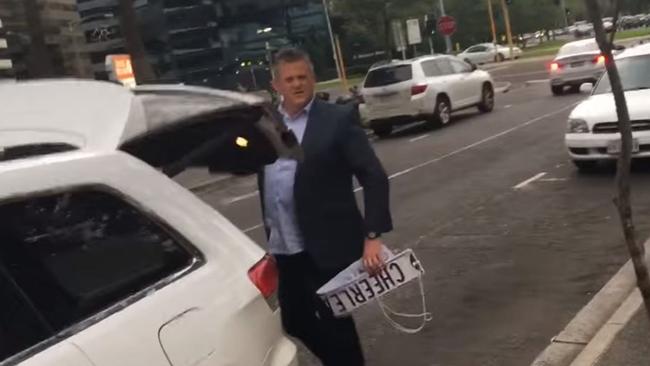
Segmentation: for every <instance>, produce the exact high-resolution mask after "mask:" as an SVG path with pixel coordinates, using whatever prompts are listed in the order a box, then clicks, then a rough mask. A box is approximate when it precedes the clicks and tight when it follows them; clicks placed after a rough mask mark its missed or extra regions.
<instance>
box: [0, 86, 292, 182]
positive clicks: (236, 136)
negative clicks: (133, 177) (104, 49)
mask: <svg viewBox="0 0 650 366" xmlns="http://www.w3.org/2000/svg"><path fill="white" fill-rule="evenodd" d="M0 100H1V101H2V109H3V115H2V117H1V119H0V149H3V151H4V152H5V153H6V152H8V151H28V152H30V154H31V155H38V154H39V153H38V152H39V151H40V152H41V154H45V153H56V152H60V151H66V150H77V149H78V150H88V151H96V152H102V151H112V150H122V151H125V152H127V153H129V154H131V155H134V156H136V157H138V158H139V159H141V160H143V161H145V162H147V163H148V164H150V165H152V166H154V167H158V168H162V169H163V171H164V172H165V173H166V174H168V175H170V176H173V175H176V174H178V173H180V172H181V171H183V170H184V169H185V168H186V167H189V166H200V167H208V168H210V170H212V171H220V172H230V173H248V172H252V171H255V170H257V169H259V168H260V167H261V166H262V165H265V164H269V163H272V162H274V161H275V160H276V159H277V158H278V157H284V158H290V159H298V160H299V159H301V156H302V150H301V149H300V145H299V144H298V142H297V140H296V138H295V136H294V135H293V133H292V132H290V131H289V130H288V129H287V128H286V126H285V125H284V124H283V123H282V122H281V121H280V120H279V119H278V118H277V117H276V113H275V112H274V110H273V109H272V108H271V106H270V104H269V103H268V102H267V101H265V100H264V99H263V98H261V97H258V96H255V95H248V94H241V93H235V92H229V91H222V90H215V89H209V88H202V87H188V86H181V85H178V86H177V85H147V86H141V87H137V88H135V89H134V90H130V89H126V88H124V87H122V86H119V85H117V84H112V83H107V82H99V81H81V80H47V81H45V80H43V81H34V82H25V83H15V84H0ZM51 146H56V147H57V148H56V149H43V148H42V147H51ZM18 157H20V156H18ZM0 160H2V159H0ZM4 160H7V159H6V158H5V159H4Z"/></svg>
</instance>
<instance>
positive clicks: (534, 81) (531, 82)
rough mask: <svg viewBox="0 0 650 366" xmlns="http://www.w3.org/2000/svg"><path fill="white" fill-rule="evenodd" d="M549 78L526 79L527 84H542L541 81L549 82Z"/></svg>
mask: <svg viewBox="0 0 650 366" xmlns="http://www.w3.org/2000/svg"><path fill="white" fill-rule="evenodd" d="M548 82H549V79H539V80H528V81H526V84H541V83H548Z"/></svg>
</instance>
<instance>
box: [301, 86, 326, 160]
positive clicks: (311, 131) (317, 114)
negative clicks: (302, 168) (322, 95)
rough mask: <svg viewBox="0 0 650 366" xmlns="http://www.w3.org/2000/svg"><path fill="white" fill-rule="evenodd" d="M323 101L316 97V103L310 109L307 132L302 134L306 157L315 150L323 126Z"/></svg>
mask: <svg viewBox="0 0 650 366" xmlns="http://www.w3.org/2000/svg"><path fill="white" fill-rule="evenodd" d="M321 103H324V102H321V101H320V100H318V98H316V99H314V103H313V104H312V106H311V109H310V110H309V116H308V118H307V127H306V128H305V134H304V135H303V136H302V142H301V143H300V146H301V147H302V151H303V152H304V155H305V158H307V157H308V156H309V155H311V154H312V153H313V152H314V151H315V148H316V143H317V141H318V136H319V135H320V131H321V128H322V127H323V123H322V117H321V107H322V106H321Z"/></svg>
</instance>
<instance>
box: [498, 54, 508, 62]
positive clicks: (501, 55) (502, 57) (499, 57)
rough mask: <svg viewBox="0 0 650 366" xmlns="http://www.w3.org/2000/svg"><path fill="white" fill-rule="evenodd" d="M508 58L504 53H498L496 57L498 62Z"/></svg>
mask: <svg viewBox="0 0 650 366" xmlns="http://www.w3.org/2000/svg"><path fill="white" fill-rule="evenodd" d="M505 59H506V57H505V56H504V55H503V54H502V53H498V54H497V55H496V57H495V61H496V62H503V61H504V60H505Z"/></svg>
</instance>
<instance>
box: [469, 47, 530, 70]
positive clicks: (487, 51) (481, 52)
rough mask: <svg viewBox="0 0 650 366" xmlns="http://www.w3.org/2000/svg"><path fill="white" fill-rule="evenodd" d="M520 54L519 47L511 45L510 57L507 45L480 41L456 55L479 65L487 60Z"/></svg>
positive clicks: (501, 59)
mask: <svg viewBox="0 0 650 366" xmlns="http://www.w3.org/2000/svg"><path fill="white" fill-rule="evenodd" d="M521 54H522V51H521V49H520V48H519V47H512V57H510V47H508V46H502V45H496V46H495V45H494V44H492V43H481V44H477V45H474V46H471V47H469V48H467V49H466V50H465V51H463V52H461V53H459V54H458V55H457V56H458V58H460V59H461V60H464V61H465V62H471V63H473V64H477V65H480V64H485V63H488V62H495V61H503V60H510V59H518V58H519V57H521Z"/></svg>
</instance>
